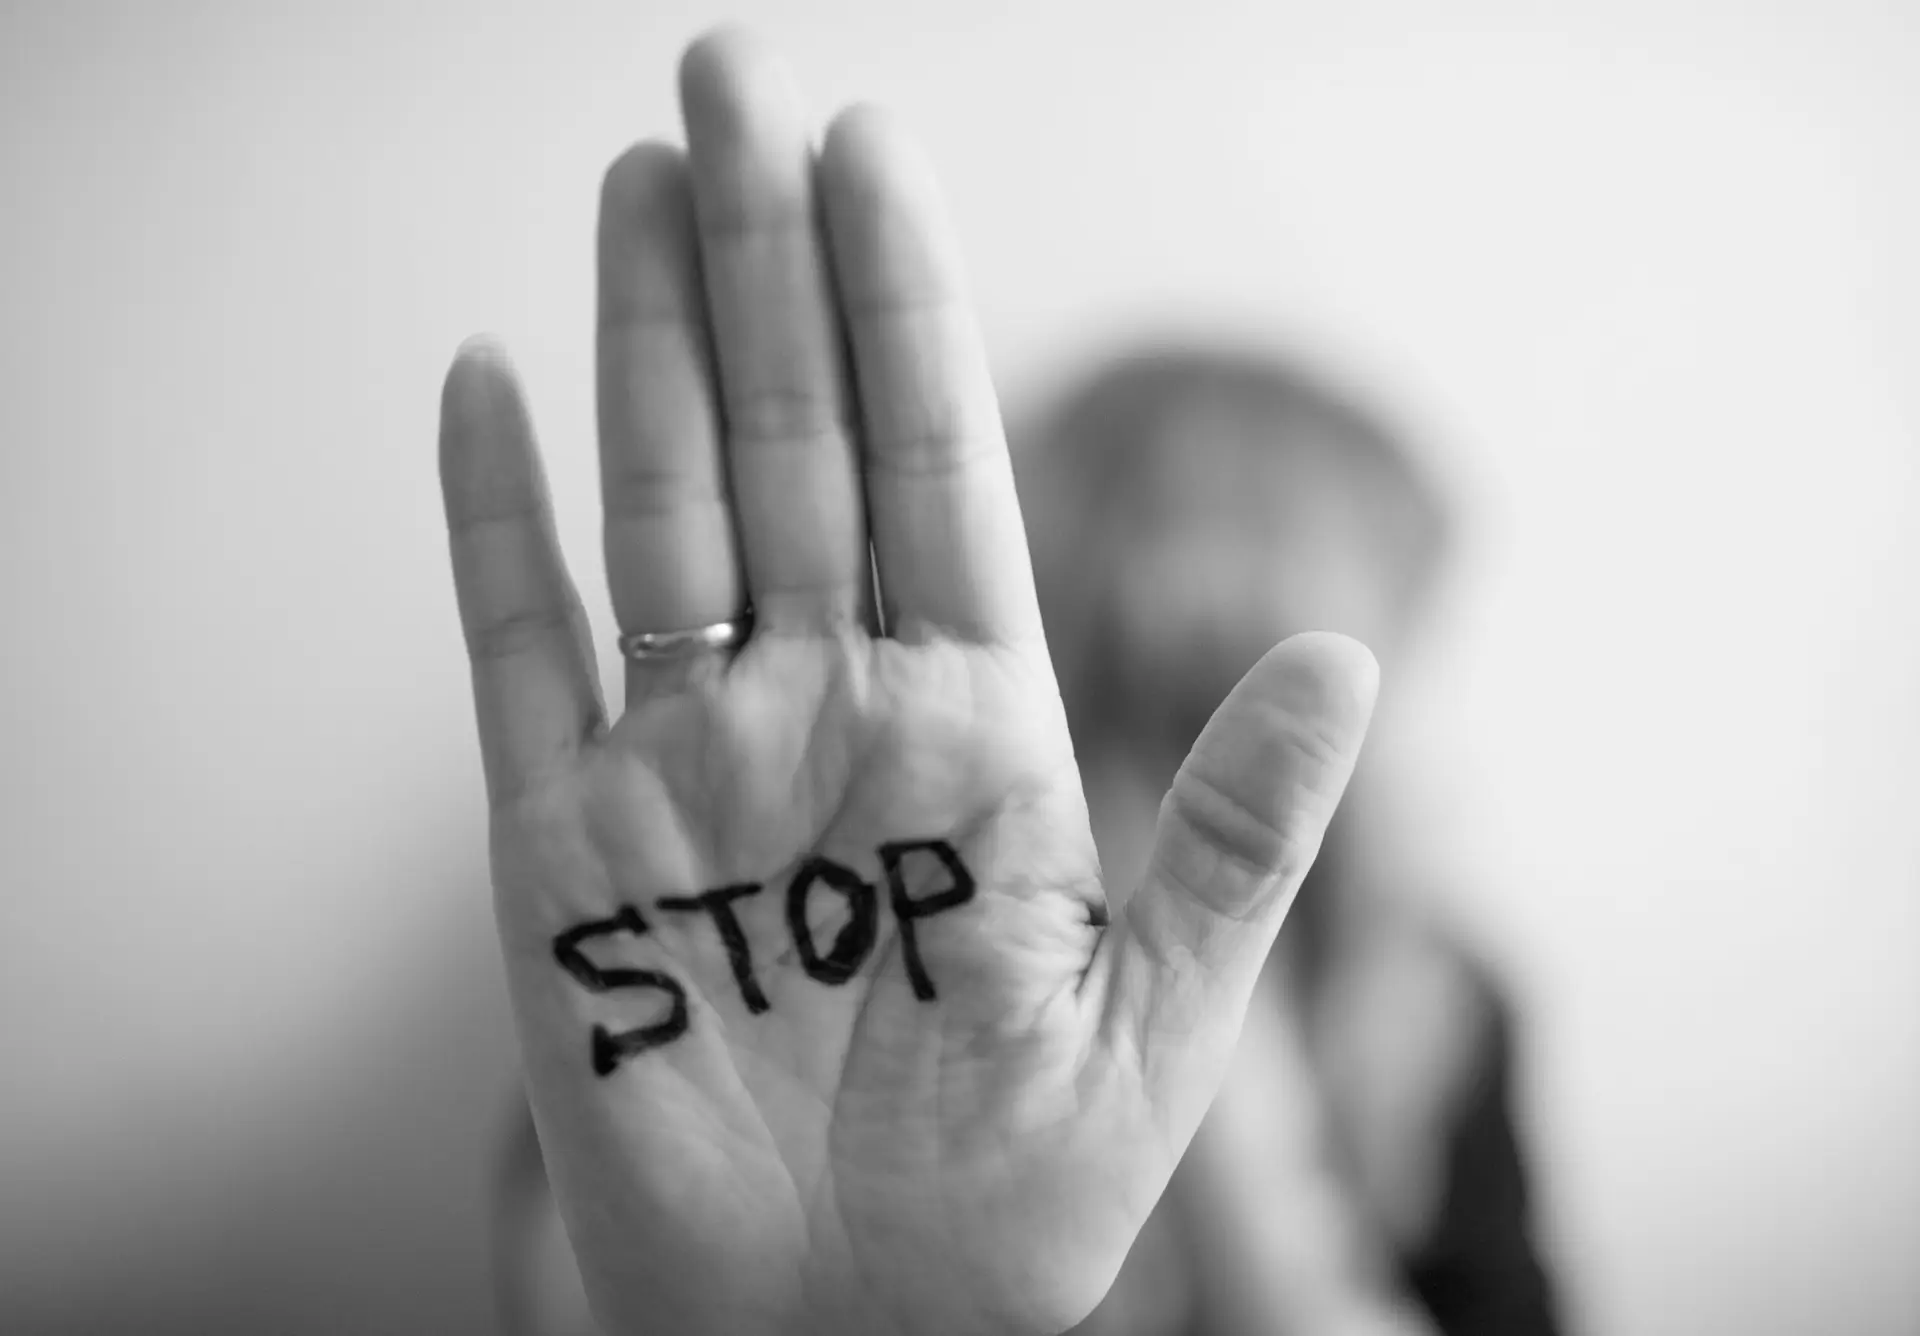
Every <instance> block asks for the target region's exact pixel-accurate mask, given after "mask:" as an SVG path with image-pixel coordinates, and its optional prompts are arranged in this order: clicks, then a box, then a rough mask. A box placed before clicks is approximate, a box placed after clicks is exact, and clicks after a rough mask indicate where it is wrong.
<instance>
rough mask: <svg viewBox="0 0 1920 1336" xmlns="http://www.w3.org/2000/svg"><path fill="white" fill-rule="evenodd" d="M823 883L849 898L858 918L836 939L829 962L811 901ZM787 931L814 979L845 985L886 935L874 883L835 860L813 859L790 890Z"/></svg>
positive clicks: (801, 962) (802, 869) (794, 881)
mask: <svg viewBox="0 0 1920 1336" xmlns="http://www.w3.org/2000/svg"><path fill="white" fill-rule="evenodd" d="M819 882H825V883H826V884H827V885H828V886H830V887H832V888H833V889H834V890H836V891H838V892H840V894H841V895H843V896H845V897H846V898H847V905H848V908H849V909H851V910H852V916H851V917H850V918H848V920H847V922H846V924H845V925H844V926H843V927H842V928H841V929H840V931H839V933H838V934H837V935H836V936H835V937H834V939H833V948H832V950H830V951H828V952H827V954H826V955H825V956H824V957H822V956H821V954H820V950H819V948H818V947H817V946H815V945H814V941H813V929H812V928H810V927H808V926H807V897H808V895H810V894H811V893H812V891H813V888H814V886H815V884H816V883H819ZM787 927H788V928H789V929H790V930H791V931H792V933H793V944H794V946H795V948H796V949H798V951H799V952H800V967H801V968H802V969H804V970H806V972H807V974H808V976H809V977H810V978H814V979H818V980H819V981H820V982H821V983H833V984H840V983H845V982H846V981H847V980H848V979H851V978H852V977H853V976H854V974H855V973H856V972H857V971H858V970H859V968H860V966H861V965H862V964H863V963H865V961H866V958H867V953H868V952H870V951H872V950H873V944H874V941H875V940H876V939H877V938H878V937H879V935H880V901H879V897H878V896H877V895H876V894H875V893H874V889H873V885H872V883H871V882H868V881H866V880H864V879H862V878H861V876H860V875H859V874H858V873H856V872H854V871H853V870H852V869H851V868H847V867H842V866H841V865H840V864H838V863H836V862H834V861H833V860H832V859H830V858H820V857H814V858H809V859H808V860H807V861H806V862H804V863H802V864H801V865H800V870H799V871H798V872H796V873H794V874H793V880H792V881H791V882H789V883H788V885H787Z"/></svg>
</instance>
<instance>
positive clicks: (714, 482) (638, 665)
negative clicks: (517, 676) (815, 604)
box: [598, 144, 746, 705]
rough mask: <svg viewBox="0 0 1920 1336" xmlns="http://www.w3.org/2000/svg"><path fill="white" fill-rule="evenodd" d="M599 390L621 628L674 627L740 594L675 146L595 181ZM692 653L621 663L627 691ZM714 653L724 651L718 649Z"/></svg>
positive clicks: (704, 618)
mask: <svg viewBox="0 0 1920 1336" xmlns="http://www.w3.org/2000/svg"><path fill="white" fill-rule="evenodd" d="M599 266H600V296H599V321H598V343H599V351H598V361H599V376H598V401H599V418H600V495H601V500H602V505H603V507H604V510H605V515H604V530H603V541H604V546H605V549H606V558H607V583H608V587H609V590H610V592H611V593H612V596H613V615H614V619H615V621H616V622H617V623H618V624H619V626H620V630H621V631H622V633H626V634H632V633H635V632H642V631H680V630H686V629H689V628H692V627H697V626H710V625H712V624H714V623H715V622H721V621H725V620H727V619H729V618H731V617H735V616H738V615H739V614H740V613H741V611H742V610H743V608H744V606H745V602H746V596H745V591H744V589H743V588H742V585H741V577H740V570H739V560H738V558H737V556H736V554H735V545H734V533H733V516H732V513H731V510H730V508H729V506H728V503H727V486H726V469H725V467H724V465H723V462H722V460H721V455H720V431H719V411H718V405H717V403H716V402H715V395H716V392H717V391H716V385H715V376H714V369H713V356H712V351H711V342H710V338H709V334H708V331H707V322H706V301H705V298H704V297H703V296H702V293H701V285H700V257H699V249H698V241H697V239H696V237H695V235H694V225H693V196H692V192H691V188H690V186H689V184H688V179H687V164H686V159H685V157H684V155H682V154H681V152H680V151H679V150H678V149H676V148H673V147H671V146H669V145H665V144H639V145H636V146H634V147H633V148H631V149H629V150H628V151H627V152H626V153H625V154H623V155H622V156H621V157H620V158H619V159H618V160H617V161H616V162H615V163H614V164H613V166H612V167H611V168H609V169H608V171H607V175H606V179H605V181H604V182H603V184H602V186H601V191H600V238H599ZM712 657H715V656H702V659H701V660H698V661H685V660H674V659H669V660H663V661H660V662H636V661H633V660H628V662H627V702H628V704H630V705H631V704H633V703H635V702H636V701H637V700H638V699H640V698H641V697H643V696H645V695H647V694H650V693H652V692H657V691H661V690H668V689H671V688H673V687H674V686H677V685H680V684H682V683H684V681H685V679H686V674H687V673H688V672H689V671H699V670H700V669H701V668H702V666H703V664H705V663H706V661H707V660H708V659H709V658H712ZM718 657H720V658H721V660H722V661H724V656H718Z"/></svg>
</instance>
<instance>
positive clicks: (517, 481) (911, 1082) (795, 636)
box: [441, 34, 1373, 1336]
mask: <svg viewBox="0 0 1920 1336" xmlns="http://www.w3.org/2000/svg"><path fill="white" fill-rule="evenodd" d="M681 76H682V89H681V92H682V101H683V105H684V112H685V118H686V128H687V137H688V141H689V147H688V149H687V150H686V151H684V152H683V151H682V150H680V149H678V148H675V147H671V146H667V145H660V144H647V145H641V146H639V147H636V148H635V149H633V150H631V151H629V152H628V153H627V154H626V155H625V156H623V157H622V158H621V159H620V161H618V162H617V163H616V164H615V165H614V167H613V168H612V170H611V171H610V172H609V173H608V176H607V178H606V183H605V188H604V193H603V197H602V212H601V224H600V257H599V262H600V325H599V349H600V350H599V409H600V458H601V466H602V481H603V495H604V501H605V509H606V527H605V546H606V555H607V561H608V567H609V577H610V586H611V590H612V595H613V601H614V607H615V614H616V618H617V620H618V622H619V625H620V627H621V629H622V631H623V632H625V633H636V632H645V631H667V630H675V629H680V628H690V627H698V626H705V625H709V624H714V623H719V622H723V621H726V620H728V619H731V618H734V617H736V616H739V615H741V614H742V612H743V610H744V609H746V608H749V607H750V608H751V610H752V631H751V635H750V637H749V638H748V639H747V640H746V642H745V644H744V645H742V646H741V647H739V648H738V649H736V650H731V651H728V650H711V651H706V652H704V653H702V654H699V655H696V656H692V657H679V658H672V659H639V660H635V661H632V662H630V663H629V666H628V680H627V684H626V685H627V689H626V698H627V699H626V706H627V708H626V711H625V713H624V714H623V715H622V717H621V718H620V719H619V720H618V722H616V723H612V724H611V725H610V724H609V723H608V721H607V717H606V714H605V711H604V709H603V706H602V704H601V699H600V692H599V689H598V685H597V682H596V673H595V668H594V655H593V652H592V647H591V644H590V642H589V639H588V636H587V632H586V619H585V617H584V614H583V613H582V611H581V609H580V606H579V602H578V599H577V597H576V596H575V595H574V593H573V588H572V585H571V582H570V581H569V579H568V577H567V575H566V572H565V570H564V568H563V566H562V564H561V560H560V556H559V551H558V547H557V544H556V541H555V536H554V528H553V519H552V515H551V512H550V509H549V506H548V502H547V499H546V491H545V486H544V483H543V482H542V476H541V470H540V466H539V462H538V456H537V453H536V449H535V446H534V443H533V438H532V433H531V429H530V427H529V424H528V417H527V413H526V410H525V408H524V406H523V404H522V401H521V398H520V394H519V391H518V389H517V387H516V385H515V382H514V380H513V378H512V375H511V373H510V371H509V370H508V369H507V366H506V364H505V361H504V359H503V357H502V355H501V354H500V353H499V352H498V351H497V350H496V349H494V348H493V347H492V346H491V345H486V344H469V345H468V346H467V347H466V348H465V349H463V350H462V352H461V354H460V356H459V357H458V359H457V360H456V362H455V364H454V367H453V370H452V372H451V373H450V375H449V377H448V380H447V385H446V391H445V396H444V400H443V422H442V436H441V468H442V477H443V482H444V489H445V494H446V501H447V513H448V522H449V527H450V530H451V535H452V539H451V541H452V547H453V560H454V570H455V577H456V584H457V588H458V593H459V599H460V607H461V615H462V620H463V623H464V625H465V628H466V633H467V641H468V647H469V650H470V653H471V658H472V663H473V681H474V690H475V695H476V700H477V705H478V713H479V721H480V733H481V744H482V753H483V759H484V761H485V768H486V774H487V781H488V791H489V795H490V799H491V803H492V809H493V864H494V882H495V892H496V911H497V916H498V921H499V927H500V934H501V940H502V946H503V953H504V957H505V961H506V965H507V971H508V978H509V983H510V988H511V992H512V996H513V1000H514V1007H515V1014H516V1017H517V1020H518V1025H519V1030H520V1038H521V1043H522V1047H523V1050H524V1054H525V1061H526V1068H527V1075H528V1085H529V1092H530V1095H531V1098H532V1103H533V1107H534V1111H535V1117H536V1121H537V1124H538V1127H539V1130H540V1138H541V1142H542V1145H543V1147H544V1150H545V1154H546V1158H547V1162H548V1164H549V1166H550V1168H551V1170H552V1173H553V1176H554V1183H555V1192H556V1196H557V1199H558V1201H559V1204H560V1207H561V1211H562V1215H563V1216H564V1218H565V1220H566V1223H567V1228H568V1233H569V1236H570V1237H571V1239H572V1241H573V1244H574V1247H575V1251H576V1253H577V1255H578V1258H579V1261H580V1264H581V1270H582V1274H583V1277H584V1278H585V1280H586V1282H587V1285H588V1290H589V1294H590V1295H591V1297H592V1300H593V1303H594V1308H595V1311H596V1314H597V1315H598V1317H599V1319H600V1321H601V1322H602V1323H603V1324H604V1325H605V1326H606V1327H607V1329H608V1330H609V1331H610V1332H620V1333H630V1332H655V1331H658V1332H674V1333H694V1332H725V1333H735V1334H748V1336H750V1334H752V1333H759V1332H782V1333H786V1332H798V1331H807V1332H813V1331H819V1332H869V1331H871V1332H921V1331H928V1332H935V1331H937V1332H975V1331H978V1332H995V1333H1001V1332H1045V1331H1059V1330H1061V1329H1063V1328H1065V1327H1067V1326H1070V1325H1072V1324H1073V1323H1074V1322H1075V1321H1077V1320H1078V1319H1079V1318H1080V1317H1082V1316H1083V1315H1084V1314H1085V1313H1086V1312H1087V1311H1088V1310H1089V1309H1091V1308H1092V1307H1093V1305H1094V1304H1095V1303H1096V1302H1097V1301H1098V1300H1099V1298H1100V1296H1101V1295H1102V1294H1103V1293H1104V1291H1105V1289H1106V1287H1107V1285H1108V1284H1109V1282H1110V1281H1111V1279H1112V1277H1113V1275H1114V1273H1115V1271H1116V1270H1117V1268H1118V1267H1119V1264H1120V1262H1121V1260H1122V1259H1123V1257H1124V1256H1125V1254H1126V1251H1127V1248H1128V1246H1129V1245H1130V1243H1131V1242H1132V1239H1133V1237H1134V1235H1135V1233H1136V1232H1137V1231H1138V1229H1139V1227H1140V1225H1141V1223H1142V1221H1143V1220H1144V1219H1145V1217H1146V1215H1147V1213H1148V1211H1149V1210H1150V1209H1151V1208H1152V1206H1153V1204H1154V1202H1155V1200H1156V1199H1157V1198H1158V1196H1159V1194H1160V1192H1161V1190H1162V1189H1163V1187H1164V1186H1165V1183H1166V1180H1167V1178H1168V1175H1169V1174H1170V1173H1171V1171H1172V1169H1173V1167H1174V1165H1175V1164H1176V1163H1177V1161H1178V1160H1179V1158H1180V1156H1181V1154H1182V1152H1183V1150H1184V1149H1185V1146H1186V1144H1187V1141H1188V1139H1189V1138H1190V1137H1191V1136H1192V1134H1193V1131H1194V1129H1195V1127H1196V1126H1197V1124H1198V1122H1199V1120H1200V1118H1201V1116H1202V1114H1203V1113H1204V1112H1205V1109H1206V1107H1207V1104H1208V1101H1209V1100H1210V1099H1211V1097H1212V1094H1213V1092H1214V1090H1215V1089H1216V1087H1217V1085H1218V1082H1219V1080H1220V1077H1221V1074H1222V1072H1223V1070H1224V1065H1225V1063H1226V1060H1227V1058H1228V1056H1229V1054H1230V1053H1231V1050H1232V1046H1233V1043H1234V1040H1235V1037H1236V1035H1237V1033H1238V1029H1239V1024H1240V1019H1241V1017H1242V1015H1243V1014H1244V1011H1245V1007H1246V1003H1247V999H1248V996H1249V993H1250V991H1251V988H1252V986H1253V981H1254V979H1255V977H1256V976H1257V974H1258V972H1259V969H1260V966H1261V963H1262V961H1263V960H1264V958H1265V955H1266V953H1267V950H1268V948H1269V946H1270V944H1271V942H1272V938H1273V934H1274V933H1275V932H1276V931H1277V930H1278V927H1279V922H1280V918H1281V916H1282V915H1283V914H1284V912H1285V908H1286V904H1287V902H1288V900H1289V899H1290V898H1291V895H1292V893H1293V890H1294V889H1295V888H1296V887H1297V885H1298V883H1299V880H1300V878H1301V877H1302V876H1303V875H1304V874H1305V871H1306V868H1307V865H1308V864H1309V863H1310V861H1311V859H1312V857H1313V854H1314V851H1315V850H1316V849H1317V847H1318V843H1319V839H1320V834H1321V831H1322V830H1323V828H1324V826H1325V823H1326V820H1327V818H1328V816H1329V815H1330V814H1331V812H1332V809H1333V806H1334V804H1335V803H1336V802H1337V801H1338V799H1339V795H1340V792H1341V790H1342V788H1343V787H1344V784H1345V782H1346V777H1347V774H1348V772H1349V770H1350V769H1351V766H1352V762H1353V758H1354V755H1355V753H1356V751H1357V749H1358V747H1359V743H1360V738H1361V735H1362V733H1363V732H1364V729H1365V723H1366V717H1367V714H1368V711H1369V709H1370V705H1371V699H1372V691H1373V668H1372V663H1371V660H1370V659H1369V657H1368V656H1367V654H1366V652H1365V651H1364V650H1363V649H1361V648H1360V647H1358V646H1357V645H1354V644H1353V643H1352V642H1350V641H1345V640H1342V639H1340V638H1338V637H1334V636H1321V635H1316V636H1305V637H1298V638H1296V639H1295V640H1292V641H1289V642H1287V644H1285V645H1283V646H1281V647H1279V648H1278V649H1276V650H1275V651H1273V652H1272V653H1270V654H1269V655H1268V656H1267V657H1266V659H1265V660H1263V661H1262V662H1261V664H1260V665H1259V666H1257V667H1256V668H1255V669H1254V670H1253V672H1252V673H1250V674H1249V675H1248V677H1247V678H1246V679H1245V680H1244V681H1243V682H1242V683H1241V684H1240V686H1239V687H1238V688H1236V689H1235V691H1234V692H1233V693H1232V695H1231V696H1230V697H1229V698H1228V700H1227V701H1226V703H1225V704H1224V705H1223V706H1222V707H1221V709H1220V711H1219V713H1218V714H1217V715H1216V716H1215V718H1214V719H1213V721H1212V722H1211V723H1210V724H1209V725H1208V727H1207V729H1206V731H1205V732H1204V734H1203V735H1202V737H1201V738H1200V740H1199V742H1198V743H1197V744H1196V746H1195V749H1194V752H1193V754H1192V756H1191V757H1190V758H1189V759H1188V761H1187V763H1186V765H1185V766H1184V767H1183V768H1182V770H1181V772H1180V775H1179V777H1178V778H1177V779H1176V781H1175V784H1174V787H1173V789H1172V791H1171V793H1170V794H1169V797H1168V801H1167V803H1166V804H1165V806H1164V807H1163V810H1162V816H1161V823H1160V831H1159V835H1158V844H1157V846H1156V853H1155V856H1154V859H1153V864H1152V869H1151V871H1150V873H1149V875H1148V879H1147V882H1146V884H1145V885H1143V886H1142V887H1141V888H1140V891H1139V894H1137V895H1134V896H1131V897H1127V896H1125V895H1124V894H1121V893H1118V892H1119V890H1120V888H1112V889H1114V890H1115V891H1116V894H1115V895H1114V897H1113V899H1114V902H1115V903H1116V904H1121V905H1122V907H1121V908H1119V909H1116V910H1114V911H1113V913H1112V917H1111V920H1110V919H1109V909H1108V899H1107V891H1106V889H1105V888H1103V886H1102V882H1101V878H1100V873H1099V867H1098V863H1097V859H1096V857H1095V854H1094V849H1093V842H1092V839H1091V837H1090V835H1089V832H1088V828H1087V819H1086V811H1085V805H1084V801H1083V798H1082V796H1081V791H1080V783H1079V777H1078V773H1077V771H1076V769H1075V766H1074V760H1073V751H1072V747H1071V744H1070V742H1069V739H1068V736H1067V729H1066V724H1065V719H1064V715H1063V713H1062V710H1061V707H1060V702H1059V697H1058V693H1057V690H1056V688H1055V686H1054V681H1053V674H1052V669H1051V666H1050V664H1049V661H1048V658H1047V653H1046V647H1045V643H1044V639H1043V637H1042V634H1041V627H1040V619H1039V613H1038V610H1037V606H1036V603H1035V599H1034V592H1033V586H1032V579H1031V575H1030V572H1029V568H1028V563H1027V558H1026V547H1025V542H1024V535H1023V530H1022V526H1021V520H1020V515H1019V510H1018V506H1017V503H1016V499H1015V496H1014V488H1013V481H1012V471H1011V468H1010V465H1009V461H1008V457H1007V452H1006V447H1005V444H1004V439H1003V436H1002V433H1001V429H1000V424H999V420H998V412H997V408H996V404H995V399H994V395H993V391H992V387H991V384H990V382H989V378H988V374H987V366H986V359H985V356H984V354H983V352H982V349H981V346H980V342H979V338H978V335H977V332H976V330H975V328H974V325H973V321H972V318H971V315H970V313H969V311H968V308H967V306H966V303H965V300H964V296H963V293H962V284H961V280H960V277H959V266H958V263H957V260H956V258H955V256H954V254H953V247H952V244H951V241H950V238H949V236H948V233H947V231H946V229H945V226H944V224H943V222H942V218H941V213H940V206H939V203H938V199H937V192H936V190H935V188H934V185H933V183H932V179H931V177H930V175H929V173H928V172H927V170H926V168H925V167H924V165H923V164H922V162H921V160H920V159H919V158H918V157H917V156H916V155H915V154H914V153H913V152H912V150H911V149H910V148H909V146H908V145H907V144H906V142H905V141H904V140H903V139H902V138H901V137H900V135H899V133H898V132H897V131H895V130H894V129H892V128H891V127H890V126H889V124H888V123H887V122H886V120H885V119H884V118H883V117H881V116H879V115H878V114H876V113H874V112H872V111H867V110H856V111H852V112H848V113H843V114H842V115H841V116H840V117H839V118H838V119H837V120H836V121H835V123H834V124H833V126H832V128H831V130H830V131H829V133H828V134H827V136H826V138H825V141H824V144H823V146H822V147H821V148H820V150H819V153H818V154H817V156H816V154H815V153H814V151H813V149H812V146H811V143H810V138H809V134H808V127H807V126H806V124H805V123H804V121H803V120H802V119H801V116H800V113H799V111H798V107H797V101H796V98H795V96H794V94H793V92H792V90H791V88H790V86H789V84H788V82H787V79H786V77H785V75H784V72H783V71H782V70H781V69H780V67H779V66H778V65H777V64H776V63H775V62H774V60H773V59H772V57H771V56H769V55H768V54H766V53H765V52H763V51H761V50H759V49H758V48H757V47H755V46H754V45H753V44H752V43H750V42H748V41H747V40H745V39H743V38H741V37H738V36H735V35H725V34H723V35H718V36H714V37H709V38H707V39H703V40H702V41H701V42H699V43H696V44H695V46H694V47H693V48H691V49H690V50H689V52H688V53H687V56H686V58H685V60H684V62H683V65H682V70H681ZM876 575H877V579H876ZM876 586H877V592H876Z"/></svg>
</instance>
